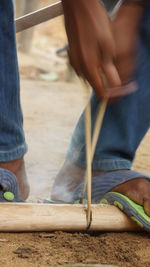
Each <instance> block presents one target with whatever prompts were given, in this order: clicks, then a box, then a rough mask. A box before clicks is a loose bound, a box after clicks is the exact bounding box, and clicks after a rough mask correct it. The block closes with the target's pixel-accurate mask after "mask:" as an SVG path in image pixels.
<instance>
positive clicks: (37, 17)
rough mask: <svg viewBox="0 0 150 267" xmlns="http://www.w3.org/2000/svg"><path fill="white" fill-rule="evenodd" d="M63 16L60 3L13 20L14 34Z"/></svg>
mask: <svg viewBox="0 0 150 267" xmlns="http://www.w3.org/2000/svg"><path fill="white" fill-rule="evenodd" d="M62 14H63V8H62V3H61V1H59V2H57V3H55V4H53V5H49V6H47V7H45V8H42V9H40V10H38V11H35V12H32V13H29V14H27V15H25V16H22V17H20V18H18V19H16V20H15V23H16V32H21V31H24V30H26V29H29V28H31V27H33V26H35V25H38V24H40V23H43V22H45V21H48V20H50V19H53V18H56V17H58V16H60V15H62Z"/></svg>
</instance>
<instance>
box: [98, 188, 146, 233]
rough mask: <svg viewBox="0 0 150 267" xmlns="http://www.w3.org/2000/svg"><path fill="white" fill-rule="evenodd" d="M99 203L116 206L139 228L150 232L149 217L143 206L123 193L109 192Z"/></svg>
mask: <svg viewBox="0 0 150 267" xmlns="http://www.w3.org/2000/svg"><path fill="white" fill-rule="evenodd" d="M100 203H101V204H110V205H114V206H116V207H118V208H119V209H120V210H122V211H123V212H124V213H126V214H127V215H128V216H129V217H130V218H131V219H132V220H133V221H135V222H136V223H137V224H138V225H139V226H140V227H141V228H143V229H144V230H146V231H148V232H150V217H149V216H148V215H147V214H146V213H145V211H144V208H143V207H142V206H140V205H138V204H136V203H135V202H134V201H132V200H131V199H130V198H128V197H126V196H125V195H123V194H120V193H117V192H109V193H107V194H106V195H105V196H104V198H103V199H102V200H101V201H100Z"/></svg>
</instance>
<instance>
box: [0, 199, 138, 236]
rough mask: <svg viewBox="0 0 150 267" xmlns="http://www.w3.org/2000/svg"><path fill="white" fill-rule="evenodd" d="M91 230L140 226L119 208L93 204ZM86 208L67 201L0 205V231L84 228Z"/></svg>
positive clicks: (111, 229) (120, 229)
mask: <svg viewBox="0 0 150 267" xmlns="http://www.w3.org/2000/svg"><path fill="white" fill-rule="evenodd" d="M92 214H93V217H92V224H91V228H90V230H91V231H119V232H120V231H137V230H138V229H139V228H138V227H137V226H136V224H135V223H134V222H132V221H131V220H130V219H129V218H128V217H127V216H126V215H125V214H124V213H123V212H121V211H120V210H119V209H118V208H116V207H114V206H109V205H92ZM86 227H87V221H86V210H85V206H82V205H69V204H56V205H55V204H33V203H15V204H13V203H10V204H9V203H2V204H0V232H34V231H57V230H59V231H84V230H86Z"/></svg>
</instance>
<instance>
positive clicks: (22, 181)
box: [0, 158, 29, 200]
mask: <svg viewBox="0 0 150 267" xmlns="http://www.w3.org/2000/svg"><path fill="white" fill-rule="evenodd" d="M0 168H3V169H7V170H9V171H11V172H12V173H14V174H15V175H16V177H17V181H18V187H19V198H20V200H26V199H27V197H28V195H29V184H28V181H27V175H26V170H25V163H24V159H23V158H20V159H17V160H13V161H9V162H1V163H0Z"/></svg>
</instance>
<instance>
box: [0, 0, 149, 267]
mask: <svg viewBox="0 0 150 267" xmlns="http://www.w3.org/2000/svg"><path fill="white" fill-rule="evenodd" d="M41 2H42V3H43V6H44V4H47V3H49V2H51V1H46V0H45V1H41ZM53 2H54V1H53ZM65 44H66V36H65V33H64V28H63V23H62V18H57V19H56V20H53V21H51V22H48V23H45V24H42V25H41V26H38V27H37V28H36V29H35V35H34V40H33V48H32V51H31V52H30V54H28V55H25V54H23V53H19V63H20V73H21V98H22V106H23V113H24V123H25V132H26V139H27V143H28V146H29V151H28V154H27V156H26V157H25V160H26V167H27V174H28V179H29V183H30V188H31V190H30V196H29V199H28V201H32V202H33V201H34V202H37V201H40V200H41V199H43V198H47V197H49V195H50V189H51V185H52V182H53V179H54V177H55V175H56V173H57V172H58V170H59V168H60V166H61V164H62V163H63V161H64V159H65V153H66V150H67V147H68V144H69V141H70V137H71V134H72V131H73V128H74V127H75V123H76V121H77V119H78V117H79V115H80V113H81V111H82V110H83V108H84V106H85V103H86V102H87V98H88V95H89V94H88V92H85V90H84V89H83V88H82V86H81V84H80V83H79V81H78V80H77V79H76V78H75V75H74V74H73V73H72V72H71V70H70V68H68V65H67V64H66V62H67V59H66V57H64V56H63V57H58V56H57V54H56V50H57V49H59V48H62V47H63V46H64V45H65ZM68 81H69V82H68ZM149 151H150V132H148V133H147V135H146V137H145V138H144V140H143V142H142V144H141V146H140V148H139V149H138V151H137V155H136V159H135V162H134V165H133V168H134V169H137V170H139V171H143V172H146V173H148V172H149V173H150V164H149V159H150V154H149ZM76 263H84V264H109V265H114V266H120V267H143V266H144V267H149V266H150V235H149V234H146V233H141V234H136V233H93V234H90V235H89V234H87V233H62V232H56V233H30V234H22V233H21V234H0V266H5V267H7V266H9V267H10V266H14V267H30V266H35V267H44V266H50V267H55V266H60V265H66V264H76Z"/></svg>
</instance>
